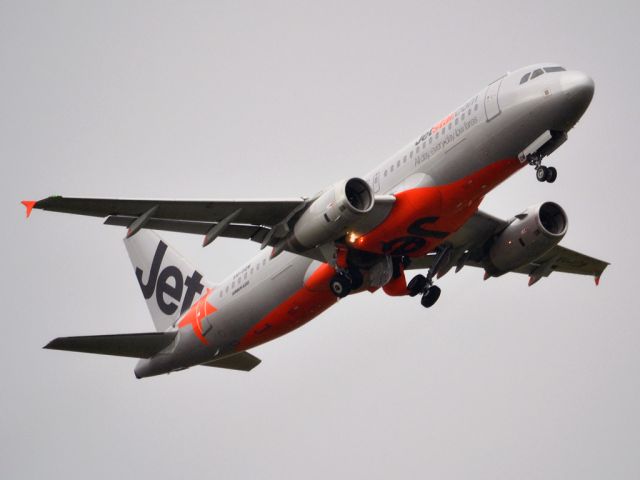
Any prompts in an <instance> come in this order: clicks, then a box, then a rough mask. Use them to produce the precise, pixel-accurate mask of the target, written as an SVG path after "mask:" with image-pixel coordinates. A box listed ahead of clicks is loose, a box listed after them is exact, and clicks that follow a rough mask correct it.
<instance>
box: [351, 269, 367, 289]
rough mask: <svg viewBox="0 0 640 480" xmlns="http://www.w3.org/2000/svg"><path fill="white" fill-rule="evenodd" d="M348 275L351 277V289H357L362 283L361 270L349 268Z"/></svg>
mask: <svg viewBox="0 0 640 480" xmlns="http://www.w3.org/2000/svg"><path fill="white" fill-rule="evenodd" d="M349 276H350V277H351V291H352V292H353V291H355V290H358V289H359V288H360V287H361V286H362V284H363V283H364V277H363V276H362V272H360V270H358V269H357V268H350V269H349Z"/></svg>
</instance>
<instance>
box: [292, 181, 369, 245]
mask: <svg viewBox="0 0 640 480" xmlns="http://www.w3.org/2000/svg"><path fill="white" fill-rule="evenodd" d="M374 201H375V199H374V195H373V192H372V190H371V187H370V186H369V184H368V183H367V182H366V181H364V180H363V179H361V178H357V177H354V178H350V179H348V180H341V181H340V182H337V183H336V184H334V185H332V186H331V187H329V188H328V189H326V190H324V191H323V192H321V193H320V195H319V196H318V198H317V199H316V200H314V201H313V203H312V204H311V205H310V206H309V208H307V210H305V211H304V213H303V214H302V215H301V216H300V218H299V219H298V220H297V221H296V223H295V225H294V227H293V229H292V230H293V231H292V235H291V236H290V237H289V238H288V242H287V243H288V244H289V248H290V249H292V250H293V251H299V252H302V251H305V250H308V249H310V248H314V247H316V246H319V245H322V244H324V243H326V242H329V241H332V240H335V239H336V238H339V237H340V236H342V235H344V234H345V233H347V231H348V230H349V227H350V226H352V225H353V224H354V223H355V221H356V220H358V218H359V217H360V216H361V215H364V214H366V213H368V212H370V211H371V209H372V208H373V204H374Z"/></svg>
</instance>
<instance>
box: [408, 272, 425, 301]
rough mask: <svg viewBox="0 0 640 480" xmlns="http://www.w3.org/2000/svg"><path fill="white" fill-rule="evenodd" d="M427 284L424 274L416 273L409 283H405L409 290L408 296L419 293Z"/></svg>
mask: <svg viewBox="0 0 640 480" xmlns="http://www.w3.org/2000/svg"><path fill="white" fill-rule="evenodd" d="M426 286H427V279H426V278H425V276H424V275H416V276H415V277H413V278H412V279H411V281H410V282H409V285H407V290H409V296H411V297H415V296H416V295H418V294H419V293H422V292H423V291H424V287H426Z"/></svg>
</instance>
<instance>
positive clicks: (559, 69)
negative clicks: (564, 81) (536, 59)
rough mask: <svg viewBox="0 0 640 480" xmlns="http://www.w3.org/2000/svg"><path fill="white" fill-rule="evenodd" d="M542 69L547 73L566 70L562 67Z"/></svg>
mask: <svg viewBox="0 0 640 480" xmlns="http://www.w3.org/2000/svg"><path fill="white" fill-rule="evenodd" d="M544 71H545V72H547V73H553V72H566V71H567V70H566V69H565V68H562V67H545V69H544Z"/></svg>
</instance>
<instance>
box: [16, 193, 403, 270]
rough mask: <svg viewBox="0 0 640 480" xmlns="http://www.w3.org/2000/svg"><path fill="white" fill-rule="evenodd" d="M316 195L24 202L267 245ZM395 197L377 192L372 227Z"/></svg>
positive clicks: (133, 228) (134, 225)
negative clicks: (227, 198) (289, 197)
mask: <svg viewBox="0 0 640 480" xmlns="http://www.w3.org/2000/svg"><path fill="white" fill-rule="evenodd" d="M313 200H314V199H307V198H294V199H265V200H152V199H149V200H141V199H115V198H71V197H61V196H53V197H48V198H45V199H44V200H40V201H37V202H31V201H24V202H22V203H23V204H24V205H25V206H26V207H27V216H29V214H30V213H31V210H32V209H34V208H35V209H40V210H47V211H52V212H62V213H72V214H77V215H89V216H94V217H106V219H105V222H104V223H105V224H107V225H119V226H125V227H128V229H129V230H128V234H127V236H131V235H133V234H135V233H136V232H137V231H138V230H139V229H141V228H149V229H153V230H168V231H173V232H184V233H193V234H200V235H204V236H205V238H204V242H203V245H208V244H209V243H211V242H212V241H213V240H215V239H216V238H217V237H219V236H222V237H230V238H241V239H250V240H253V241H256V242H260V243H261V244H262V247H263V248H264V247H265V246H267V245H269V246H274V245H276V244H277V243H278V242H279V241H280V240H282V239H283V238H284V237H285V236H286V235H287V234H288V233H289V232H290V231H291V228H292V227H293V225H294V224H295V222H296V220H297V219H298V218H299V217H300V215H302V213H303V212H304V211H305V210H306V208H307V207H308V206H309V205H310V204H311V203H312V202H313ZM394 201H395V197H393V196H389V195H386V196H378V197H376V203H375V205H374V211H372V212H371V214H370V215H369V216H368V219H369V223H370V224H369V225H368V227H369V228H373V227H374V226H375V225H376V224H377V223H378V222H379V221H381V220H382V219H383V217H384V216H386V214H387V213H388V211H389V210H390V208H391V206H392V205H393V202H394ZM305 254H306V253H305ZM313 255H315V256H313ZM318 255H319V253H318V252H317V251H316V250H315V249H314V250H310V251H309V255H308V256H312V258H316V256H318ZM318 259H322V257H321V256H319V257H318Z"/></svg>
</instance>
